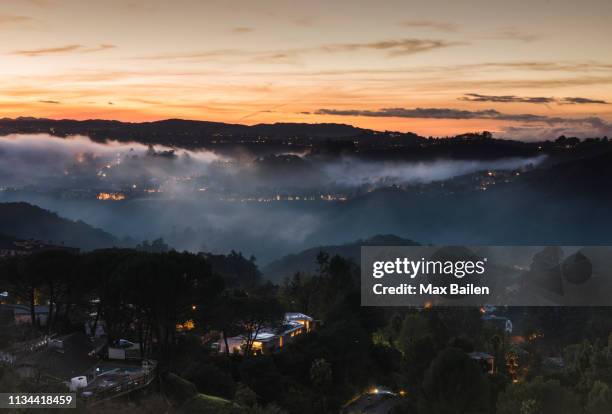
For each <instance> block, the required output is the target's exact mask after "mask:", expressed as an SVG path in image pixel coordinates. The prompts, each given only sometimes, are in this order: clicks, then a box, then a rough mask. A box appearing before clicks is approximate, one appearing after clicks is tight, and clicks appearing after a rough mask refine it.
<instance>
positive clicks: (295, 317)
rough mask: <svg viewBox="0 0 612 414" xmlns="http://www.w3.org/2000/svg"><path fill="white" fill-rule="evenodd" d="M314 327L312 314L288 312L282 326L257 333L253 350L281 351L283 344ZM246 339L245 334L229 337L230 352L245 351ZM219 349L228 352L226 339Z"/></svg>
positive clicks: (265, 352)
mask: <svg viewBox="0 0 612 414" xmlns="http://www.w3.org/2000/svg"><path fill="white" fill-rule="evenodd" d="M314 327H315V323H314V319H312V318H311V317H310V316H308V315H304V314H303V313H296V312H289V313H286V314H285V316H284V318H283V322H282V324H281V325H280V326H278V327H266V328H264V329H262V330H261V331H260V332H258V333H257V335H256V336H255V338H254V339H253V346H252V350H253V352H254V353H256V354H269V353H272V352H276V351H279V350H280V349H281V348H283V346H285V345H287V344H289V343H290V342H292V341H293V340H294V338H295V337H297V336H298V335H301V334H304V333H307V332H310V331H312V330H313V329H314ZM246 341H247V338H246V336H245V335H238V336H234V337H231V338H227V349H229V353H242V352H244V346H245V344H246ZM218 350H219V352H220V353H225V352H226V343H225V341H219V346H218Z"/></svg>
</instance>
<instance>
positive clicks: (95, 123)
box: [0, 117, 373, 147]
mask: <svg viewBox="0 0 612 414" xmlns="http://www.w3.org/2000/svg"><path fill="white" fill-rule="evenodd" d="M366 132H373V131H370V130H366V129H362V128H357V127H353V126H351V125H346V124H332V123H323V124H306V123H274V124H257V125H252V126H249V125H241V124H226V123H223V122H209V121H190V120H183V119H167V120H163V121H155V122H139V123H135V122H120V121H110V120H98V119H92V120H86V121H76V120H71V119H61V120H54V119H44V118H25V117H22V118H17V119H9V118H2V119H0V135H7V134H19V133H21V134H25V133H48V134H52V135H56V136H68V135H77V134H81V135H87V136H90V137H91V138H93V139H99V140H106V139H109V138H111V139H115V140H119V141H127V140H133V141H138V142H143V143H151V144H172V145H176V146H184V147H194V146H199V145H203V144H207V143H211V142H213V141H214V142H218V141H220V140H223V141H228V142H232V141H239V140H240V139H241V138H244V137H259V136H265V137H268V138H271V139H275V138H283V139H285V138H288V137H301V138H309V139H315V140H316V139H319V138H320V139H328V138H335V139H338V138H349V137H355V136H358V135H360V134H363V133H366Z"/></svg>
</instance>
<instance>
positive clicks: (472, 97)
mask: <svg viewBox="0 0 612 414" xmlns="http://www.w3.org/2000/svg"><path fill="white" fill-rule="evenodd" d="M459 100H461V101H469V102H498V103H517V102H520V103H533V104H548V103H553V102H557V99H555V98H549V97H545V96H536V97H525V96H516V95H481V94H479V93H466V94H465V96H463V97H461V98H459Z"/></svg>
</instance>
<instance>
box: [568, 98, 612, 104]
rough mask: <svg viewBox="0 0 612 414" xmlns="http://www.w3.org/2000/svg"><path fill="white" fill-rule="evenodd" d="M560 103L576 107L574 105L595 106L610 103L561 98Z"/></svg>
mask: <svg viewBox="0 0 612 414" xmlns="http://www.w3.org/2000/svg"><path fill="white" fill-rule="evenodd" d="M561 103H564V104H568V105H576V104H596V105H609V104H610V102H607V101H604V100H601V99H589V98H580V97H574V98H563V99H562V100H561Z"/></svg>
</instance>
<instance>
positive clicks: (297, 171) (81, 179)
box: [0, 135, 544, 198]
mask: <svg viewBox="0 0 612 414" xmlns="http://www.w3.org/2000/svg"><path fill="white" fill-rule="evenodd" d="M236 154H237V155H233V156H228V155H220V154H217V153H214V152H211V151H204V150H203V151H188V150H182V149H181V150H175V149H172V148H167V147H162V146H156V147H151V146H149V147H148V146H145V145H142V144H138V143H119V142H115V141H110V142H108V143H99V142H93V141H91V140H90V139H89V138H87V137H82V136H76V137H71V138H58V137H53V136H49V135H9V136H7V137H2V138H0V159H1V160H2V162H1V163H0V186H1V187H10V188H24V187H31V188H34V189H44V190H47V191H48V190H53V189H58V190H59V189H99V190H116V191H118V190H123V189H142V190H146V191H150V192H160V193H163V194H167V195H172V196H174V197H181V198H189V197H192V196H193V193H194V192H196V191H217V192H222V193H225V194H227V193H231V194H244V193H249V194H253V193H266V192H267V193H273V192H275V191H286V192H291V191H300V190H301V191H304V190H307V191H311V192H316V191H336V192H338V191H355V190H356V189H359V188H361V187H368V188H369V189H372V188H377V187H380V186H388V185H392V184H394V185H406V184H414V183H430V182H432V181H441V180H447V179H449V178H452V177H456V176H461V175H465V174H470V173H474V172H477V171H483V170H489V169H494V170H513V169H519V168H523V167H525V166H528V165H538V164H539V163H541V162H542V161H543V160H544V156H539V157H532V158H508V159H500V160H496V161H490V160H489V161H479V160H448V159H446V160H445V159H439V160H435V161H430V162H397V161H394V162H385V161H364V160H358V159H356V158H352V157H340V158H337V157H334V158H331V159H329V158H323V159H321V158H318V157H310V156H309V155H308V154H306V153H299V154H298V153H282V154H270V155H267V156H263V157H256V156H254V155H252V154H250V153H248V152H246V151H242V152H240V151H237V152H236Z"/></svg>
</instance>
